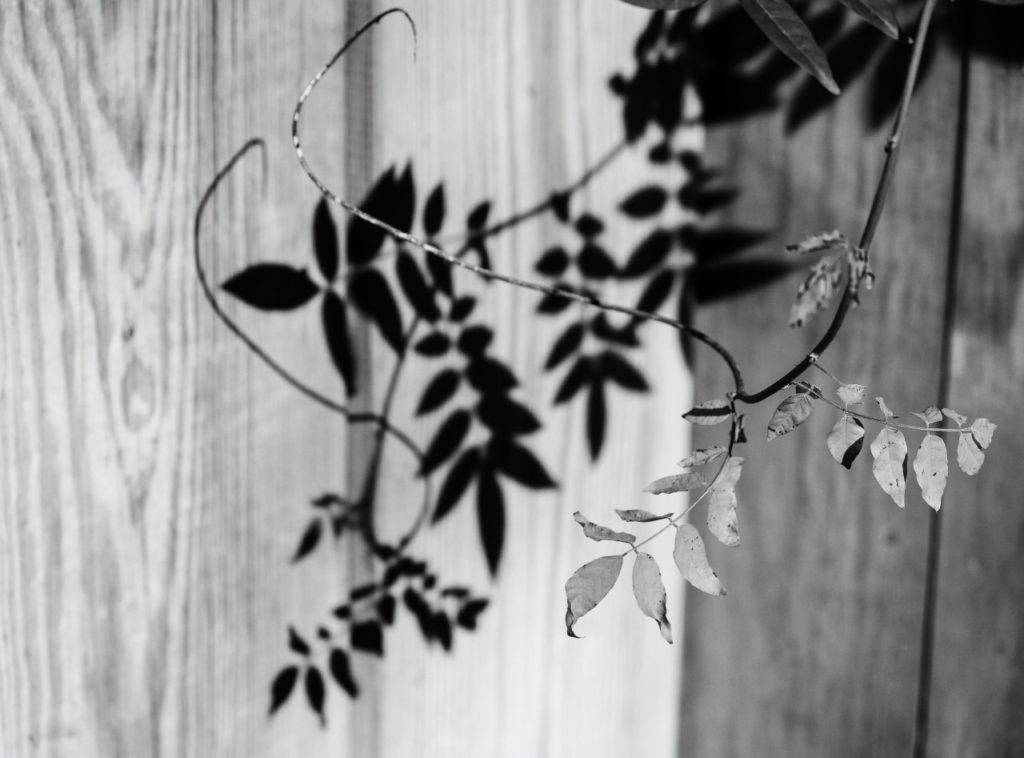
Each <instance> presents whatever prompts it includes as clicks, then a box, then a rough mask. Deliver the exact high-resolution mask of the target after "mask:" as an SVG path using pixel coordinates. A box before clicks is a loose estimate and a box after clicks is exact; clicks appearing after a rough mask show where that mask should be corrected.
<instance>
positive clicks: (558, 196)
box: [548, 192, 571, 224]
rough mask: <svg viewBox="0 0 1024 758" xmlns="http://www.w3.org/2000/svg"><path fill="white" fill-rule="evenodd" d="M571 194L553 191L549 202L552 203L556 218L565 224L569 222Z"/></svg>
mask: <svg viewBox="0 0 1024 758" xmlns="http://www.w3.org/2000/svg"><path fill="white" fill-rule="evenodd" d="M570 199H571V195H570V194H569V193H568V192H553V193H551V197H550V198H549V199H548V202H549V203H551V210H552V211H553V212H554V214H555V218H557V219H558V220H559V221H561V222H562V223H563V224H567V223H569V200H570Z"/></svg>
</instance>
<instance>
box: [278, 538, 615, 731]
mask: <svg viewBox="0 0 1024 758" xmlns="http://www.w3.org/2000/svg"><path fill="white" fill-rule="evenodd" d="M621 561H622V559H621V558H620V559H619V562H620V563H621ZM298 680H299V667H298V666H285V667H284V668H283V669H281V670H280V671H279V672H277V676H275V677H274V681H273V682H271V684H270V713H271V715H273V713H274V712H275V711H276V710H277V709H278V708H280V707H281V706H282V705H284V704H285V702H287V700H288V698H289V696H290V695H291V694H292V690H294V689H295V682H297V681H298Z"/></svg>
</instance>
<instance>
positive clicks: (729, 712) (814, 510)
mask: <svg viewBox="0 0 1024 758" xmlns="http://www.w3.org/2000/svg"><path fill="white" fill-rule="evenodd" d="M957 79H958V66H957V61H956V59H955V56H952V55H950V54H948V53H946V52H943V53H942V54H940V56H939V57H938V58H937V60H936V61H935V63H934V68H933V70H932V72H931V75H930V77H929V80H928V82H927V83H925V84H924V86H922V87H921V88H920V89H919V91H918V96H917V98H916V100H915V102H914V106H913V113H912V119H911V124H910V127H909V130H908V133H907V135H906V140H905V144H904V148H903V149H904V152H903V155H902V158H901V163H900V167H899V169H898V171H897V178H896V184H895V186H894V188H893V193H892V195H891V199H890V203H889V207H888V209H887V211H886V214H885V217H884V219H883V221H882V223H881V227H880V231H879V235H878V237H877V239H876V243H875V245H874V258H873V260H874V267H875V270H876V273H877V275H878V281H877V283H876V286H875V288H874V290H873V291H872V292H870V293H865V294H864V296H863V298H862V299H863V302H864V307H863V309H861V310H860V311H855V312H854V313H853V314H852V315H851V316H850V318H849V319H848V324H847V326H846V327H845V328H844V331H843V333H842V334H841V335H840V337H839V338H838V340H837V342H836V343H835V345H834V346H833V347H832V348H831V350H830V351H829V352H828V354H826V356H825V357H824V358H823V361H822V363H823V365H825V366H827V367H828V368H829V369H830V370H831V371H833V372H834V373H835V374H836V375H838V376H839V377H842V378H843V379H844V380H845V381H856V382H860V383H863V384H866V385H868V387H869V392H868V394H869V397H873V396H875V395H878V394H881V395H884V396H885V398H886V400H887V401H888V402H889V404H890V405H892V406H893V407H895V408H897V409H899V412H901V413H903V412H908V411H909V410H911V409H916V408H917V407H918V406H921V405H926V404H928V403H929V402H934V400H935V399H936V393H937V391H938V386H939V376H940V373H941V368H942V367H941V365H940V353H941V342H942V312H943V308H944V303H943V298H942V297H941V293H942V291H943V286H944V282H945V251H946V250H947V244H946V235H947V223H946V222H945V219H947V218H948V213H949V207H950V202H951V198H952V182H953V169H952V161H947V160H937V159H936V156H944V155H951V154H952V150H953V147H954V140H955V126H956V113H957V91H958V90H957V86H956V82H957ZM863 94H864V93H863V90H862V87H861V86H852V87H850V88H849V91H848V92H846V93H844V96H843V100H842V101H841V102H840V103H838V104H837V105H836V107H835V108H833V109H831V110H830V111H829V112H827V114H826V115H823V116H822V117H819V118H818V119H816V120H815V121H814V122H812V123H811V124H809V125H808V126H807V127H805V128H804V129H802V130H801V131H799V132H797V133H796V134H795V135H794V136H793V137H792V138H791V139H789V140H785V139H783V137H782V118H781V117H779V116H773V117H768V118H760V119H757V120H753V121H751V122H749V123H747V124H745V125H742V126H739V127H735V128H729V129H726V130H722V131H718V132H713V133H712V134H711V135H710V137H709V140H710V149H709V154H710V155H709V157H710V158H712V159H717V161H718V162H719V163H722V164H725V166H726V167H727V168H728V169H729V174H730V176H731V177H733V178H734V180H735V181H736V182H737V184H738V186H740V187H742V188H744V190H745V192H746V194H745V196H744V198H745V199H744V200H741V202H740V203H739V205H738V206H737V208H736V209H735V212H734V213H733V214H732V216H731V218H733V219H734V220H736V221H737V222H738V223H742V224H749V225H761V226H763V227H765V228H767V229H769V230H771V231H773V236H772V243H771V246H770V248H768V249H766V251H765V252H767V253H772V252H774V253H775V254H781V248H782V246H783V244H785V243H791V242H797V241H799V240H801V239H803V238H804V237H805V236H806V235H808V234H811V233H815V232H819V231H825V230H829V229H833V228H838V229H840V230H842V231H843V232H844V233H846V234H847V236H849V237H851V238H854V239H856V237H857V236H858V235H859V233H860V229H861V226H862V225H863V223H864V217H865V215H866V212H867V208H868V205H869V202H870V199H871V196H872V194H873V192H874V189H875V185H876V182H877V177H878V176H879V172H880V168H881V163H882V157H883V150H882V148H883V145H884V141H885V135H884V134H883V133H881V132H878V133H868V132H867V131H866V130H865V128H864V127H863V126H862V123H863V119H862V118H861V108H862V106H863V103H864V99H863ZM937 220H941V221H942V222H941V223H937ZM798 281H799V280H798V278H797V277H795V276H794V277H792V278H790V279H788V280H786V281H785V282H784V283H782V284H780V285H778V286H776V287H775V288H774V289H773V290H772V292H771V293H770V294H768V295H767V296H761V297H750V298H747V299H745V300H743V301H738V302H735V301H734V302H731V303H729V304H727V305H724V306H719V307H714V308H709V309H707V310H705V311H703V312H702V313H701V314H700V316H699V319H700V326H701V328H703V329H705V330H707V331H709V332H711V333H712V334H715V335H716V336H719V337H720V338H721V340H722V342H723V343H724V344H725V345H726V346H727V347H729V348H730V349H731V350H733V351H734V352H735V354H736V355H738V356H741V362H742V365H743V367H744V370H745V373H746V376H747V383H748V385H749V389H751V390H754V389H757V388H760V387H761V386H763V385H764V384H765V383H767V382H768V381H770V380H772V379H774V377H776V376H778V375H780V374H781V373H782V372H783V371H785V370H786V369H787V368H789V367H790V366H792V365H794V364H795V363H796V362H797V360H798V359H799V358H800V357H801V356H802V355H803V354H805V353H806V351H807V350H809V349H810V347H811V346H812V345H813V344H814V342H815V341H816V340H817V337H818V335H819V334H820V333H821V330H823V329H824V328H825V324H826V323H827V322H826V320H825V318H822V317H818V318H816V319H814V320H812V321H811V322H810V324H809V325H808V326H806V327H804V329H803V330H802V331H801V332H794V331H791V330H787V328H786V326H785V324H786V319H787V317H788V312H789V305H790V303H791V302H792V299H793V297H794V294H795V291H796V286H797V283H798ZM701 357H702V358H703V360H702V361H701V364H700V366H699V370H698V373H697V378H696V380H695V381H696V387H697V389H696V395H697V397H698V399H704V398H710V397H713V396H716V395H718V396H721V395H722V394H723V393H724V392H725V391H726V390H727V389H730V385H729V382H728V376H727V374H726V373H725V372H723V371H722V370H721V367H720V366H717V365H714V360H713V356H704V355H703V354H702V356H701ZM809 378H810V380H811V381H814V382H815V383H817V384H820V385H822V386H825V387H828V388H829V390H831V385H830V383H829V382H828V380H827V379H826V378H825V377H823V376H822V375H820V374H817V375H812V376H809ZM783 397H784V395H782V394H780V395H779V396H778V397H777V398H775V399H774V402H771V401H769V402H766V403H764V404H763V405H762V406H760V407H757V408H755V409H752V410H751V411H750V414H749V416H748V419H747V430H748V435H749V436H750V439H751V442H750V444H749V445H747V446H743V447H742V448H741V449H740V451H738V454H740V455H744V456H746V457H747V463H746V465H745V467H744V474H743V479H742V480H741V482H740V486H739V500H740V506H739V521H740V534H741V539H742V547H741V548H740V549H739V550H736V551H729V550H724V549H719V550H716V551H715V552H714V554H713V555H712V561H713V564H714V565H715V566H716V569H717V571H718V573H719V575H720V576H721V577H722V580H723V581H724V582H725V583H726V586H727V587H728V588H729V590H730V592H729V596H728V598H727V601H728V602H725V603H718V602H713V601H712V600H710V599H707V598H702V597H701V598H696V599H694V600H692V601H691V602H690V604H689V606H688V615H687V628H686V660H685V671H686V675H685V680H684V697H683V710H682V726H681V741H680V754H683V755H687V756H709V757H710V756H716V757H717V756H752V755H788V756H820V755H893V756H895V755H909V753H910V749H911V741H912V735H913V727H914V715H915V696H916V688H917V676H918V659H919V642H920V637H921V625H922V616H923V614H922V610H923V588H924V581H925V564H926V551H927V540H928V509H927V506H926V505H925V504H924V503H923V501H921V500H920V498H919V497H918V496H917V495H909V496H908V498H907V508H906V510H905V511H900V510H898V509H897V508H896V507H895V506H894V504H893V503H892V501H891V500H890V499H889V498H888V497H886V496H885V495H884V494H883V493H882V492H881V491H880V490H879V489H878V487H877V485H876V483H875V482H874V479H873V478H872V475H871V461H870V456H869V454H868V453H867V451H864V452H863V453H862V454H861V457H860V459H859V460H857V461H856V463H855V464H854V466H853V470H852V471H850V472H846V471H844V470H843V469H842V468H840V467H839V466H838V465H837V464H836V463H835V462H834V461H833V460H832V459H831V457H830V456H829V454H828V452H827V450H826V447H825V438H826V436H827V434H828V432H829V429H830V428H831V426H832V424H833V423H834V422H835V421H836V419H837V417H838V414H837V413H834V412H830V411H829V409H827V408H826V407H824V406H821V407H819V408H818V409H817V410H816V411H815V413H814V415H813V416H812V417H811V418H810V420H809V421H808V422H807V423H806V424H805V425H804V427H803V428H801V429H800V430H798V431H797V432H795V433H793V434H790V435H787V436H785V437H782V438H780V439H778V440H776V441H773V442H771V443H770V444H766V443H765V442H764V434H765V427H766V423H767V420H768V418H769V415H770V414H771V412H772V410H773V409H774V407H775V405H777V403H778V402H779V401H781V399H782V398H783ZM744 410H746V409H744ZM877 431H878V430H877V428H875V429H869V430H868V435H869V437H868V441H870V439H871V438H872V437H873V436H874V435H875V434H877ZM705 439H707V438H705ZM865 447H866V445H865Z"/></svg>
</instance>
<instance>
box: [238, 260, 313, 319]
mask: <svg viewBox="0 0 1024 758" xmlns="http://www.w3.org/2000/svg"><path fill="white" fill-rule="evenodd" d="M221 287H222V288H223V289H224V291H225V292H227V293H228V294H230V295H234V296H235V297H237V298H238V299H239V300H241V301H242V302H243V303H245V304H246V305H251V306H252V307H253V308H259V309H260V310H262V311H290V310H293V309H295V308H299V307H301V306H303V305H305V304H306V303H308V302H309V301H310V300H312V299H313V298H314V297H315V296H316V294H317V293H318V292H319V291H320V288H319V287H317V286H316V284H314V283H313V280H312V279H310V278H309V274H307V273H306V269H304V268H303V269H298V268H292V267H291V266H286V265H285V264H283V263H255V264H253V265H252V266H249V267H248V268H245V269H243V270H242V271H240V272H238V273H237V274H235V275H234V276H233V277H231V278H230V279H228V280H227V281H226V282H224V283H223V284H222V285H221Z"/></svg>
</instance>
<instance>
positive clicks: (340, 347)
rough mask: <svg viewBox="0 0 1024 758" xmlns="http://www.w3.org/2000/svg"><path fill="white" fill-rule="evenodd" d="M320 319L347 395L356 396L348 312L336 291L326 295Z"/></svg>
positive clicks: (329, 291) (328, 291)
mask: <svg viewBox="0 0 1024 758" xmlns="http://www.w3.org/2000/svg"><path fill="white" fill-rule="evenodd" d="M320 317H321V321H322V323H323V326H324V339H325V340H326V341H327V351H328V352H329V353H330V354H331V361H332V362H333V363H334V367H335V368H336V369H337V370H338V374H339V375H340V376H341V380H342V382H343V383H344V385H345V392H346V394H347V395H348V396H349V397H351V396H353V395H355V394H356V378H355V373H356V372H355V358H354V357H353V355H352V343H351V340H350V338H349V333H348V312H347V309H346V307H345V303H344V301H343V300H342V299H341V298H340V297H338V295H337V293H335V291H334V290H330V289H329V290H327V292H326V293H325V294H324V300H323V305H322V307H321V309H320Z"/></svg>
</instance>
